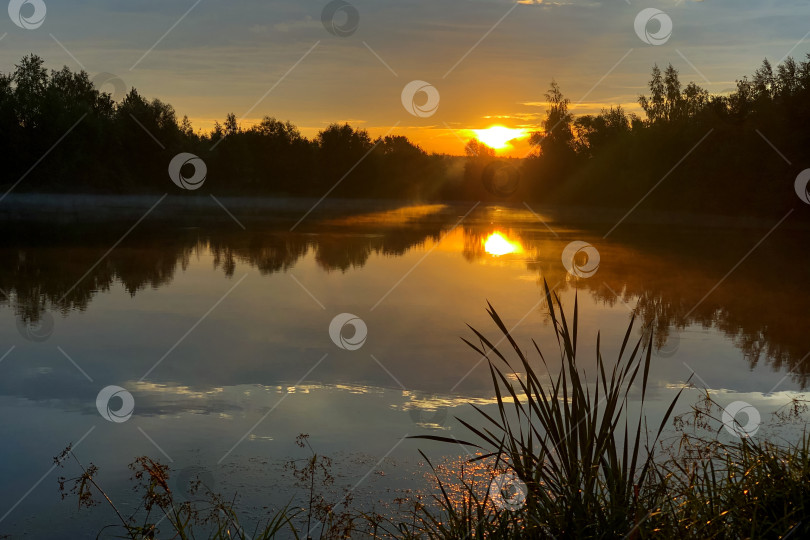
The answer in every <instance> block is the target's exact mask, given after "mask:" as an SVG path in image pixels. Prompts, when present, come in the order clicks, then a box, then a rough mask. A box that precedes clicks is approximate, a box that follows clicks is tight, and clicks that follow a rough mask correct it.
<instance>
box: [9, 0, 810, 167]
mask: <svg viewBox="0 0 810 540" xmlns="http://www.w3.org/2000/svg"><path fill="white" fill-rule="evenodd" d="M40 1H43V2H44V3H45V5H46V6H47V15H46V18H45V20H44V22H43V24H42V25H41V26H39V27H38V28H36V29H29V30H26V29H23V28H18V27H17V26H15V25H14V23H13V22H12V20H11V18H10V17H3V18H2V20H1V21H0V35H3V34H5V37H4V38H3V39H2V41H0V69H2V70H3V71H9V70H11V69H13V65H14V63H15V62H16V61H18V60H19V58H20V57H21V56H23V55H24V54H27V53H31V52H33V53H37V54H39V55H41V56H43V57H44V58H45V59H46V62H47V64H48V65H49V66H50V67H61V66H62V65H69V66H71V67H74V68H78V67H79V64H78V63H77V61H78V62H80V63H81V65H83V66H84V67H85V68H86V69H87V71H88V72H89V73H91V75H92V74H96V73H99V72H110V73H114V74H116V75H118V76H119V77H120V78H121V79H123V80H124V82H125V83H126V85H127V86H128V87H131V86H134V87H136V88H138V90H139V91H140V92H141V93H142V94H144V95H146V96H149V97H160V98H161V99H163V100H165V101H168V102H169V103H171V104H173V105H174V107H175V108H176V109H177V112H178V114H179V115H180V116H182V115H183V114H187V115H188V116H189V117H190V118H191V119H192V120H193V122H194V124H195V126H196V127H201V128H205V129H207V128H209V127H210V126H211V124H212V123H213V122H214V120H215V119H220V120H221V119H222V118H223V117H224V116H225V114H226V113H228V112H234V113H235V114H236V115H237V117H239V118H240V119H241V121H242V124H243V126H244V127H247V126H249V125H251V124H252V123H253V122H255V121H257V120H258V119H260V118H261V117H262V116H264V115H272V116H276V117H278V118H281V119H285V120H290V121H292V122H293V123H295V124H296V125H298V126H300V127H301V128H302V130H303V131H304V132H305V134H307V135H313V134H314V133H315V132H316V131H317V130H318V129H321V128H323V127H324V126H325V125H327V124H328V123H330V122H334V121H349V122H351V123H353V124H356V125H358V126H360V127H365V128H367V129H369V130H370V131H371V132H372V134H373V135H381V134H384V133H386V132H388V130H389V129H391V127H392V126H395V125H396V127H395V128H394V130H393V131H392V133H394V132H396V133H400V134H406V135H408V136H411V137H412V138H414V139H416V140H417V141H419V142H420V143H421V144H422V145H423V146H424V147H425V148H427V149H429V150H441V151H449V152H460V151H461V149H462V148H463V142H462V141H463V140H464V139H465V138H467V137H468V136H469V132H468V131H467V130H469V129H481V128H486V127H488V126H489V125H492V124H494V123H499V124H502V125H504V126H507V127H511V128H523V129H527V130H530V129H532V128H533V127H535V126H536V125H537V124H538V123H539V121H540V119H541V118H542V115H543V112H544V104H543V103H542V102H543V93H544V92H545V90H546V89H547V87H548V84H549V82H550V81H551V79H552V78H555V79H556V80H557V81H558V82H559V83H560V85H561V87H562V89H563V92H564V93H565V94H566V95H567V96H568V97H569V98H570V99H571V100H572V102H575V103H576V107H575V108H574V109H575V112H590V111H594V110H598V109H599V108H600V107H601V106H602V105H603V104H619V103H621V104H625V105H626V106H627V107H628V108H632V107H633V106H634V105H633V104H634V103H635V100H636V97H637V95H638V94H639V93H640V92H642V91H643V90H644V85H645V83H646V81H647V79H648V77H649V70H650V67H651V66H652V64H654V63H658V64H659V65H666V64H667V63H670V62H671V63H672V64H673V65H675V66H676V67H677V68H678V69H679V70H680V71H681V75H682V79H683V80H684V81H685V82H686V81H689V80H694V81H695V82H698V83H699V84H701V85H703V86H704V87H706V88H707V89H709V90H710V91H713V92H721V91H726V90H728V89H729V88H731V87H733V86H734V81H735V79H737V78H739V77H741V76H742V75H745V74H747V73H750V72H752V71H753V69H755V68H756V67H757V66H758V65H759V63H760V62H761V61H762V59H763V58H765V57H767V58H768V59H770V60H771V61H772V62H774V63H776V62H778V61H779V60H780V59H782V58H783V57H784V55H785V54H786V53H788V51H790V50H791V49H793V56H794V57H796V58H797V59H803V58H804V57H805V55H806V54H807V53H808V52H810V40H805V41H801V40H802V38H803V37H804V36H806V35H807V33H808V32H810V2H807V1H806V0H782V1H776V0H759V1H757V0H705V1H701V2H697V1H694V0H679V1H675V0H667V1H664V0H661V1H657V2H647V1H645V2H641V1H638V0H629V1H628V0H605V1H589V0H569V1H560V2H551V1H545V0H543V1H538V0H524V1H522V2H521V3H519V4H518V5H517V6H515V5H514V3H513V2H512V1H510V0H438V1H437V0H399V1H393V0H376V1H372V0H351V2H350V3H351V4H352V6H353V7H354V8H355V9H356V11H357V14H358V15H359V25H358V27H357V29H356V31H355V32H354V33H352V34H351V35H349V36H347V37H339V36H335V35H332V34H330V33H329V32H327V31H326V29H325V28H324V26H323V25H322V23H321V12H322V10H323V9H324V6H325V5H326V4H327V2H326V1H325V0H317V1H309V0H296V1H290V0H276V1H257V0H228V1H226V0H199V2H197V0H162V1H157V0H140V1H137V2H134V1H124V0H107V1H101V0H60V1H59V2H56V1H54V0H40ZM649 7H654V8H657V9H659V10H661V11H663V12H664V13H665V14H666V15H667V16H668V17H669V18H670V19H671V21H672V26H673V31H672V34H671V36H670V37H669V39H668V40H667V41H666V43H664V44H662V45H650V44H647V43H645V42H644V41H642V39H641V38H640V37H639V36H638V35H637V34H636V32H635V30H634V20H635V18H636V16H637V14H638V13H639V12H640V11H641V10H642V9H645V8H649ZM23 9H24V10H33V6H23ZM189 10H190V11H189ZM187 12H188V13H187ZM186 13H187V15H186V16H185V17H184V18H183V19H182V20H180V19H181V17H183V15H184V14H186ZM507 13H508V14H507ZM24 14H26V15H28V14H30V11H25V12H24ZM501 19H502V20H501ZM499 20H501V22H500V23H499V24H497V25H496V23H497V22H498V21H499ZM178 21H179V22H178ZM340 22H341V20H338V23H340ZM175 24H176V26H174V25H175ZM651 24H652V31H653V32H654V31H655V25H656V24H657V23H655V22H653V23H651ZM173 26H174V28H173V29H171V31H169V30H170V28H172V27H173ZM493 26H494V28H493ZM167 31H169V32H168V34H166V32H167ZM487 32H489V33H487ZM164 34H166V35H165V37H164V38H163V39H162V40H160V38H161V36H163V35H164ZM485 35H486V37H484V36H485ZM482 38H483V39H482ZM158 40H160V42H159V43H157V42H158ZM57 41H58V42H57ZM800 41H801V42H800ZM156 43H157V45H155V44H156ZM797 43H798V45H797ZM60 44H61V45H60ZM316 44H317V45H316ZM476 44H477V45H476ZM63 46H64V48H65V49H67V51H69V53H70V54H68V52H66V51H65V50H63V48H62V47H63ZM152 47H154V48H152ZM313 47H314V48H313ZM794 47H795V48H794ZM150 48H152V49H151V52H149V53H148V54H146V56H144V53H146V52H147V51H149V50H150ZM308 51H310V52H309V54H307V55H306V56H305V54H306V53H307V52H308ZM71 54H72V55H73V57H75V59H74V58H71V56H70V55H71ZM465 55H466V56H465ZM304 56H305V57H304ZM141 57H143V59H142V60H140V62H138V61H139V59H141ZM302 57H303V60H302ZM462 58H463V60H461V59H462ZM299 60H300V62H299ZM460 60H461V61H460ZM459 61H460V62H459ZM136 62H137V65H135V64H136ZM297 62H298V64H297V65H295V64H296V63H297ZM294 65H295V67H294V68H293V69H292V70H290V69H291V68H292V67H293V66H294ZM133 66H134V67H133ZM453 66H455V68H453ZM389 68H390V69H389ZM451 68H453V69H452V71H451ZM288 71H289V73H288ZM285 74H287V75H286V77H284V78H283V80H281V81H280V79H282V77H283V76H284V75H285ZM412 80H423V81H426V82H428V83H430V84H431V85H433V86H435V87H436V88H437V90H438V91H439V93H440V96H441V101H440V105H439V107H438V109H437V110H436V112H435V114H432V115H431V116H429V117H424V118H419V117H415V116H413V115H411V114H409V113H408V112H407V111H406V110H405V109H404V107H403V106H402V103H401V96H400V93H401V91H402V89H403V87H404V86H405V85H406V84H407V83H408V82H410V81H412ZM279 81H280V82H279ZM274 85H275V87H274ZM271 88H272V91H270V92H269V93H268V91H269V90H270V89H271ZM265 94H267V95H266V97H265V98H264V99H261V100H260V98H262V96H264V95H265Z"/></svg>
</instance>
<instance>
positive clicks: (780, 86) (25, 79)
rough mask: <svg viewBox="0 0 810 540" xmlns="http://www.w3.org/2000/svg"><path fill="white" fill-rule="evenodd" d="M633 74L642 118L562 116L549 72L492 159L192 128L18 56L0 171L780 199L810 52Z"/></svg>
mask: <svg viewBox="0 0 810 540" xmlns="http://www.w3.org/2000/svg"><path fill="white" fill-rule="evenodd" d="M808 58H810V55H808ZM648 86H649V94H647V95H642V96H639V104H640V106H641V109H642V110H643V112H644V115H645V118H641V117H639V116H638V115H635V114H632V113H630V114H629V113H627V112H626V111H625V110H624V109H623V108H622V107H621V106H616V107H610V108H605V109H603V110H602V111H601V113H600V114H587V115H581V116H578V117H575V116H574V115H573V114H572V112H571V111H570V101H569V100H568V99H567V98H566V97H565V96H564V95H563V93H562V90H561V89H560V86H559V85H558V84H557V83H556V82H552V84H551V88H550V89H549V91H548V93H547V94H546V96H545V97H546V101H547V103H548V109H547V112H546V117H545V119H544V120H543V122H542V126H541V129H540V130H538V131H537V132H535V133H533V134H532V135H531V138H530V142H531V144H532V147H533V149H534V150H533V152H532V153H531V154H530V155H529V156H528V157H527V158H526V159H523V160H504V159H502V158H499V157H497V156H496V154H495V152H494V151H493V150H492V149H491V148H488V147H487V146H486V145H485V144H483V143H481V142H480V141H477V140H471V141H470V142H469V143H468V144H467V147H466V149H465V150H466V154H467V157H466V158H459V157H456V156H449V155H445V154H436V153H428V152H426V151H425V150H423V149H422V148H421V147H420V146H419V145H417V144H414V143H413V142H412V141H410V140H409V139H408V138H407V137H404V136H385V137H381V138H377V139H373V138H372V137H371V136H370V135H369V133H368V132H367V131H366V130H364V129H359V128H355V127H352V126H350V125H349V124H342V125H341V124H332V125H330V126H328V127H327V128H325V129H323V130H321V131H320V132H319V133H318V134H317V135H316V136H315V137H313V138H307V137H305V136H303V135H302V134H301V132H300V131H299V130H298V128H296V127H295V126H294V125H293V124H291V123H290V122H288V121H281V120H278V119H276V118H273V117H270V116H266V117H265V118H264V119H263V120H262V121H261V122H260V123H258V124H257V125H254V126H252V127H250V128H247V129H244V128H242V127H241V126H240V125H239V122H238V120H237V118H236V117H235V115H233V114H229V115H227V117H226V118H225V119H224V121H223V123H222V124H220V123H217V124H216V125H215V126H214V128H213V129H212V130H211V131H210V132H208V133H203V132H202V131H201V130H198V131H195V130H194V129H193V127H192V125H191V122H190V121H189V119H188V118H187V117H183V118H182V119H178V115H177V113H176V112H175V110H174V108H173V107H172V106H171V105H169V104H168V103H165V102H163V101H161V100H160V99H151V100H149V99H146V98H145V97H143V96H141V95H140V94H139V93H138V91H137V90H136V89H135V88H132V89H131V90H129V92H128V93H127V94H126V96H125V97H123V99H121V100H120V101H118V102H116V101H115V100H114V99H113V97H112V96H111V95H110V94H109V93H106V92H103V91H102V90H101V89H100V88H97V87H96V85H95V84H94V83H93V81H92V80H91V79H90V76H89V75H88V74H87V73H86V72H85V71H80V72H74V71H71V70H70V69H69V68H67V67H64V68H62V69H61V70H58V71H57V70H51V71H48V70H47V69H46V68H45V67H44V61H43V59H42V58H40V57H39V56H36V55H29V56H26V57H24V58H23V59H22V60H21V61H20V63H19V64H17V65H15V69H14V71H13V72H11V73H8V74H0V126H2V130H0V144H2V147H3V148H4V149H5V151H6V156H7V158H6V160H5V163H4V174H3V180H2V181H1V182H0V183H2V185H3V186H4V187H5V189H8V188H9V187H11V186H12V185H13V186H15V188H14V189H15V191H16V192H22V191H34V192H100V193H127V194H129V193H140V192H165V191H171V190H172V189H176V188H175V187H174V186H173V185H172V184H171V182H170V181H169V179H168V175H167V165H168V163H169V161H170V160H171V159H172V158H173V157H174V156H175V155H177V154H178V153H180V152H190V153H193V154H195V155H198V156H199V157H200V158H201V159H202V160H203V161H204V162H205V164H206V167H207V170H208V180H207V181H206V183H205V184H204V185H203V187H202V188H201V189H200V190H199V192H201V193H205V192H206V191H207V192H211V193H216V194H223V195H228V194H242V195H275V196H284V195H289V196H321V195H323V194H324V193H325V192H326V191H327V190H329V189H332V188H333V186H335V185H336V184H337V187H335V188H334V190H333V191H332V192H331V193H330V195H331V196H335V197H378V198H399V199H405V200H411V201H414V200H436V199H475V200H481V199H484V200H491V199H502V200H508V199H510V198H514V199H516V200H540V201H544V202H552V203H570V204H599V205H614V206H626V205H627V204H634V203H635V202H636V201H638V200H639V199H640V198H641V197H644V196H645V194H647V193H649V192H650V189H651V188H653V186H656V184H657V183H658V182H659V181H661V180H662V179H664V180H665V181H662V182H661V183H660V185H659V186H658V187H656V188H655V189H654V190H653V191H652V193H650V194H649V195H648V196H647V198H646V199H645V205H649V206H650V207H653V208H655V207H661V208H667V209H672V210H701V211H715V212H718V211H719V212H731V213H739V212H741V211H746V212H752V213H769V210H773V209H776V208H784V207H785V206H786V205H787V204H792V203H793V202H795V199H794V198H795V193H794V190H793V189H792V182H793V180H794V179H795V177H796V175H797V173H798V172H799V171H800V170H801V169H803V168H804V166H802V160H803V159H805V158H804V156H805V153H806V152H805V149H806V148H807V147H808V142H810V140H809V139H810V127H808V126H810V61H804V62H801V63H798V62H796V61H794V60H793V59H792V58H787V59H786V60H785V61H784V62H783V63H781V64H780V65H779V66H777V68H776V69H774V68H773V67H772V66H771V65H770V64H769V63H768V61H767V60H765V61H764V62H763V64H762V66H761V67H760V68H759V69H757V70H756V71H755V73H754V74H753V76H751V77H750V78H749V77H743V78H742V79H741V80H739V81H737V84H736V88H735V89H734V90H733V91H732V92H729V93H726V94H722V95H712V94H710V93H709V92H708V91H707V90H705V89H703V88H701V87H700V86H698V85H697V84H695V83H694V82H690V83H689V84H687V85H683V84H682V83H681V81H680V78H679V74H678V71H677V70H676V69H675V68H674V67H673V66H672V65H669V66H668V67H667V68H666V69H665V70H663V71H662V70H661V69H659V68H658V66H655V67H654V68H653V70H652V77H651V79H650V81H649V85H648ZM774 148H775V149H776V150H775V149H774ZM460 159H466V161H465V163H460V162H459V160H460ZM788 162H790V163H788ZM804 165H805V166H806V165H807V164H806V163H805V164H804Z"/></svg>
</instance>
